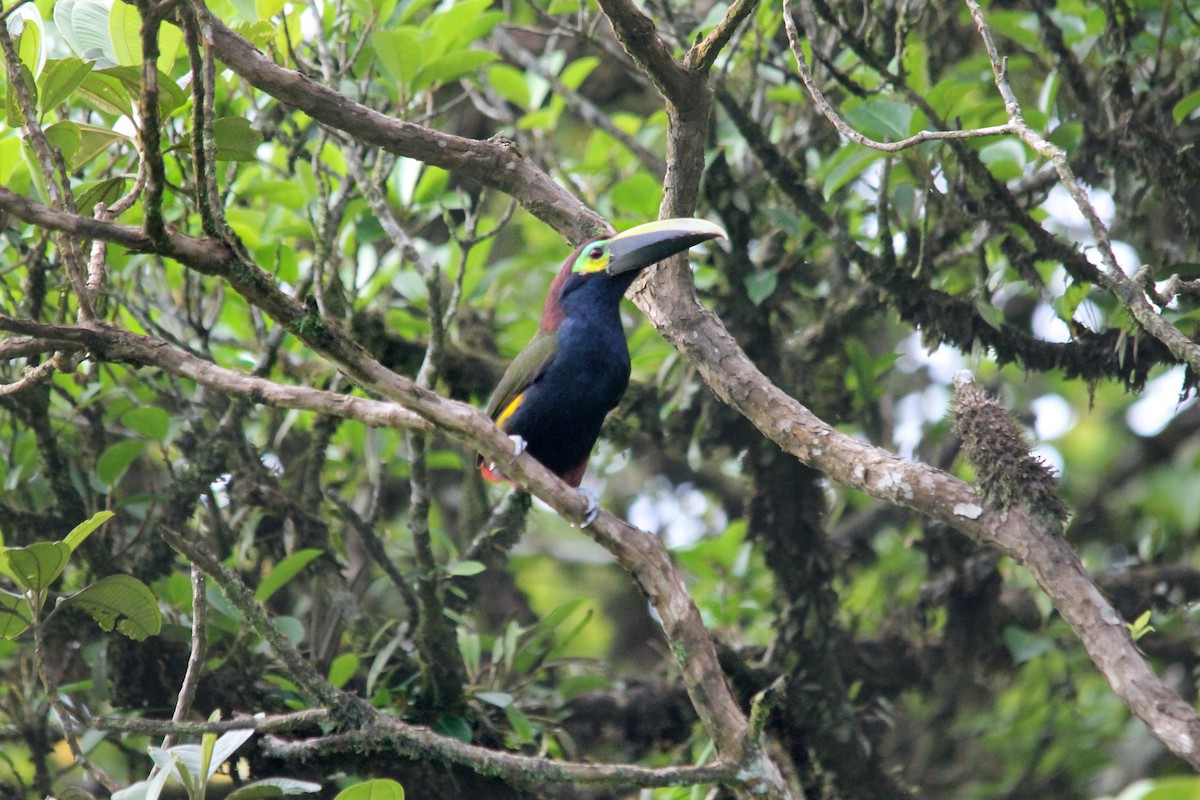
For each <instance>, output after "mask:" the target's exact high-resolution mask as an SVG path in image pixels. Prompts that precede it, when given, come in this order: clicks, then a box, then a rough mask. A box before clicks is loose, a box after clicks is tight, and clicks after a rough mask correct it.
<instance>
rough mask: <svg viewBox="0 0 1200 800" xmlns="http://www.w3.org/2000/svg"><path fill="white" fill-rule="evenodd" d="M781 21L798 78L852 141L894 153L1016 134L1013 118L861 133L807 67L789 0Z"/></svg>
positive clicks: (828, 116)
mask: <svg viewBox="0 0 1200 800" xmlns="http://www.w3.org/2000/svg"><path fill="white" fill-rule="evenodd" d="M783 24H784V26H785V27H786V28H787V37H788V45H789V46H790V47H791V49H792V55H793V56H794V57H795V59H796V71H797V72H799V73H800V79H801V80H802V81H804V86H805V88H807V89H808V93H809V95H810V96H811V97H812V99H813V103H814V104H815V105H816V107H817V109H818V110H819V111H820V112H821V113H822V114H824V115H825V118H826V119H828V120H829V122H830V123H831V124H832V125H833V127H834V128H836V129H837V132H838V133H840V134H841V135H842V136H844V137H846V138H847V139H849V140H850V141H852V142H854V143H855V144H860V145H862V146H863V147H869V148H871V149H872V150H882V151H883V152H885V153H896V152H899V151H901V150H907V149H909V148H911V147H916V146H917V145H919V144H921V143H922V142H930V141H937V140H941V139H976V138H979V137H981V136H1006V135H1011V134H1015V133H1016V132H1017V131H1016V129H1015V128H1014V126H1013V123H1012V122H1007V123H1005V124H1004V125H992V126H990V127H987V128H971V129H968V130H957V131H932V130H924V131H920V132H919V133H915V134H913V135H912V136H909V137H907V138H905V139H901V140H900V141H898V142H878V141H875V140H874V139H872V138H870V137H869V136H864V135H863V134H861V133H859V132H858V131H856V130H854V128H852V127H851V126H850V125H849V124H848V123H847V122H846V121H845V120H844V119H842V118H841V116H840V115H839V114H838V113H837V111H836V110H835V109H834V107H833V106H832V105H831V104H830V102H829V101H828V100H827V99H826V98H825V94H824V92H822V91H821V87H820V86H819V85H818V84H817V80H816V78H814V77H813V74H812V71H811V70H809V68H808V61H807V59H805V57H804V47H803V45H802V44H801V43H800V33H799V31H797V30H796V21H795V20H794V19H792V4H791V0H783Z"/></svg>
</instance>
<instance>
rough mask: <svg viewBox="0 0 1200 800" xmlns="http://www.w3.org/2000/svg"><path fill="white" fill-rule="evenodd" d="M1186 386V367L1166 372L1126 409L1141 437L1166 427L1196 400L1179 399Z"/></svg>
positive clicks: (1129, 421) (1136, 431)
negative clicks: (1184, 373)
mask: <svg viewBox="0 0 1200 800" xmlns="http://www.w3.org/2000/svg"><path fill="white" fill-rule="evenodd" d="M1182 388H1183V367H1182V366H1179V367H1175V368H1174V369H1172V370H1170V371H1168V372H1165V373H1163V374H1162V375H1160V376H1158V377H1157V378H1155V379H1154V380H1152V381H1150V382H1149V383H1147V384H1146V388H1145V390H1144V391H1143V392H1142V397H1141V399H1140V400H1138V401H1137V402H1136V403H1134V404H1133V405H1131V406H1130V407H1129V410H1128V411H1126V412H1125V422H1126V424H1128V425H1129V429H1130V430H1131V431H1133V432H1134V433H1136V434H1137V435H1138V436H1153V435H1155V434H1156V433H1158V432H1159V431H1161V430H1162V429H1163V428H1165V427H1167V423H1168V422H1170V421H1171V420H1172V419H1174V418H1175V416H1176V415H1177V414H1178V413H1179V412H1180V411H1183V410H1184V409H1185V408H1187V407H1188V406H1190V405H1191V404H1192V403H1194V402H1196V400H1195V398H1192V399H1190V400H1187V401H1185V402H1183V403H1180V402H1179V390H1180V389H1182Z"/></svg>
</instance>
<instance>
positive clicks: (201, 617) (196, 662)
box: [162, 564, 208, 750]
mask: <svg viewBox="0 0 1200 800" xmlns="http://www.w3.org/2000/svg"><path fill="white" fill-rule="evenodd" d="M191 572H192V649H191V652H190V653H188V662H187V672H185V673H184V676H183V685H181V686H180V687H179V697H178V698H177V699H176V701H175V713H174V714H172V715H171V721H172V722H183V721H184V719H186V718H187V715H188V711H189V710H190V709H191V707H192V700H193V699H194V698H195V696H196V687H197V686H198V685H199V683H200V670H202V669H203V668H204V654H205V651H206V650H207V649H208V637H207V630H206V628H205V626H206V625H207V624H208V595H207V591H208V581H207V580H206V579H205V577H204V572H203V570H201V569H200V567H198V566H197V565H195V564H192V567H191ZM173 737H174V734H173V733H170V732H168V733H167V735H166V736H164V737H163V741H162V748H163V749H164V750H165V749H167V748H168V747H170V746H171V742H172V739H173Z"/></svg>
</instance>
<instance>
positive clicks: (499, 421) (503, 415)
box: [496, 392, 525, 428]
mask: <svg viewBox="0 0 1200 800" xmlns="http://www.w3.org/2000/svg"><path fill="white" fill-rule="evenodd" d="M524 399H525V393H524V392H521V393H520V394H519V395H517V396H516V397H514V398H513V399H512V402H510V403H509V404H508V405H506V406H505V407H504V410H503V411H501V412H500V416H498V417H496V426H497V427H499V428H503V427H504V423H506V422H508V418H509V417H511V416H512V415H513V414H515V413H517V409H518V408H520V407H521V402H522V401H523V400H524Z"/></svg>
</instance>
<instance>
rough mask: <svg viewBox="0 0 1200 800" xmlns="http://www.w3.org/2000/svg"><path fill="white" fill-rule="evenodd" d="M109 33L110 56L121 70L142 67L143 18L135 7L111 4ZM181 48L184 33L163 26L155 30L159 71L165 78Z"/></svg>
mask: <svg viewBox="0 0 1200 800" xmlns="http://www.w3.org/2000/svg"><path fill="white" fill-rule="evenodd" d="M108 32H109V35H110V36H111V37H112V45H113V52H114V53H115V54H116V57H117V59H116V60H117V63H118V64H120V65H122V66H127V67H133V66H137V67H140V66H141V65H142V16H141V14H140V13H139V12H138V10H137V6H134V5H133V4H132V3H125V2H122V1H121V0H117V1H116V2H114V3H113V4H112V9H111V10H110V11H109V16H108ZM181 44H183V31H181V30H179V28H176V27H175V26H174V25H172V24H170V23H168V22H164V23H162V24H161V25H159V27H158V60H157V61H155V65H156V66H157V67H158V71H159V72H161V73H163V74H166V73H167V72H170V71H171V67H172V66H173V65H174V64H175V58H176V56H178V55H179V47H180V45H181Z"/></svg>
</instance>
